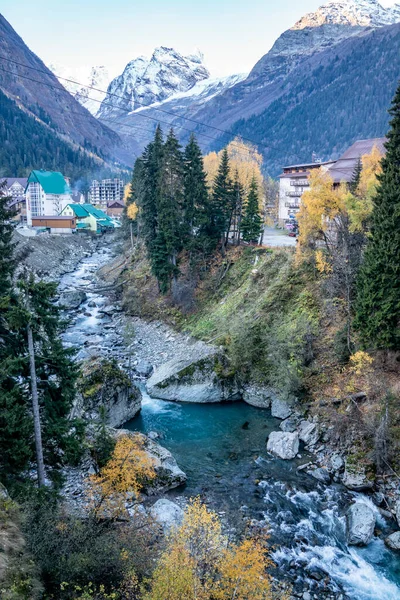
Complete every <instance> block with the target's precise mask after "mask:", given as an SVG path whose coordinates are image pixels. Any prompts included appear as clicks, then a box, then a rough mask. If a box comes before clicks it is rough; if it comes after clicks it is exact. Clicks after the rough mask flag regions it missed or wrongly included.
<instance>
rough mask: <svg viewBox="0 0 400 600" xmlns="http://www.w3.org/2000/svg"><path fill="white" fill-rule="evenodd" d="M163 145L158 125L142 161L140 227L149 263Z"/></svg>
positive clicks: (157, 204) (160, 185)
mask: <svg viewBox="0 0 400 600" xmlns="http://www.w3.org/2000/svg"><path fill="white" fill-rule="evenodd" d="M163 159H164V143H163V135H162V131H161V127H160V126H159V125H158V127H157V129H156V133H155V136H154V140H153V142H151V143H150V144H149V145H148V146H147V148H146V149H145V151H144V153H143V155H142V161H143V184H144V189H143V196H142V201H141V206H140V208H141V225H142V233H143V237H144V241H145V244H146V248H147V252H148V254H149V258H150V261H151V260H152V251H153V246H154V243H155V239H156V235H157V223H158V220H157V211H158V206H159V204H160V199H161V194H162V180H163Z"/></svg>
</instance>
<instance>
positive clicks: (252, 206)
mask: <svg viewBox="0 0 400 600" xmlns="http://www.w3.org/2000/svg"><path fill="white" fill-rule="evenodd" d="M261 231H262V219H261V216H260V208H259V197H258V185H257V181H256V179H255V177H253V178H252V180H251V183H250V190H249V194H248V196H247V202H246V205H245V208H244V215H243V219H242V235H243V239H244V241H245V242H258V240H259V238H260V234H261Z"/></svg>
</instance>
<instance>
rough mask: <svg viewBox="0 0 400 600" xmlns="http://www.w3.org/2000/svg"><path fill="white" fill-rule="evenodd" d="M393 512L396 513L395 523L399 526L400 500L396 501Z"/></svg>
mask: <svg viewBox="0 0 400 600" xmlns="http://www.w3.org/2000/svg"><path fill="white" fill-rule="evenodd" d="M394 510H395V513H396V520H397V523H398V524H399V525H400V500H397V502H396V504H395V506H394Z"/></svg>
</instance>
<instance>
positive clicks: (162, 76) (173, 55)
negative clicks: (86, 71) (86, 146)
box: [97, 47, 209, 119]
mask: <svg viewBox="0 0 400 600" xmlns="http://www.w3.org/2000/svg"><path fill="white" fill-rule="evenodd" d="M208 77H209V72H208V71H207V69H206V68H205V66H204V65H203V64H202V56H201V55H196V56H182V54H179V52H177V51H176V50H174V49H173V48H165V47H160V48H156V49H155V51H154V53H153V55H152V57H151V58H150V60H147V59H146V58H145V57H143V56H140V57H139V58H135V59H134V60H132V61H131V62H129V63H128V64H127V66H126V67H125V69H124V72H123V73H122V74H121V75H119V76H118V77H116V78H115V79H113V81H112V82H111V83H110V85H109V87H108V89H107V94H108V96H107V97H106V99H105V101H104V102H103V104H102V105H101V107H100V109H99V112H98V115H97V116H98V117H99V118H103V119H105V118H110V117H111V118H114V117H118V116H121V115H125V114H126V110H135V109H136V108H139V107H141V106H143V105H145V106H148V105H150V104H153V103H154V102H160V101H163V100H166V99H167V98H169V97H170V96H172V95H173V94H175V93H177V92H186V91H187V90H189V89H190V88H192V87H193V86H194V85H195V84H196V83H197V82H198V81H201V80H203V79H207V78H208ZM111 104H112V106H110V105H111Z"/></svg>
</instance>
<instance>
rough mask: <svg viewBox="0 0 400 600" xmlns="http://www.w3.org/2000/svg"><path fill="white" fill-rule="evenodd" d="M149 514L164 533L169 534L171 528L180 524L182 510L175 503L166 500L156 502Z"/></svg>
mask: <svg viewBox="0 0 400 600" xmlns="http://www.w3.org/2000/svg"><path fill="white" fill-rule="evenodd" d="M149 512H150V515H151V516H152V517H153V519H154V520H155V521H157V522H158V523H159V524H160V525H161V526H162V528H163V530H164V533H169V531H170V530H171V529H172V528H173V527H177V526H178V525H180V524H181V523H182V519H183V510H182V509H181V507H180V506H178V505H177V504H176V503H175V502H171V500H167V499H166V498H162V499H161V500H157V502H156V503H155V504H153V506H152V507H151V508H150V511H149Z"/></svg>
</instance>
